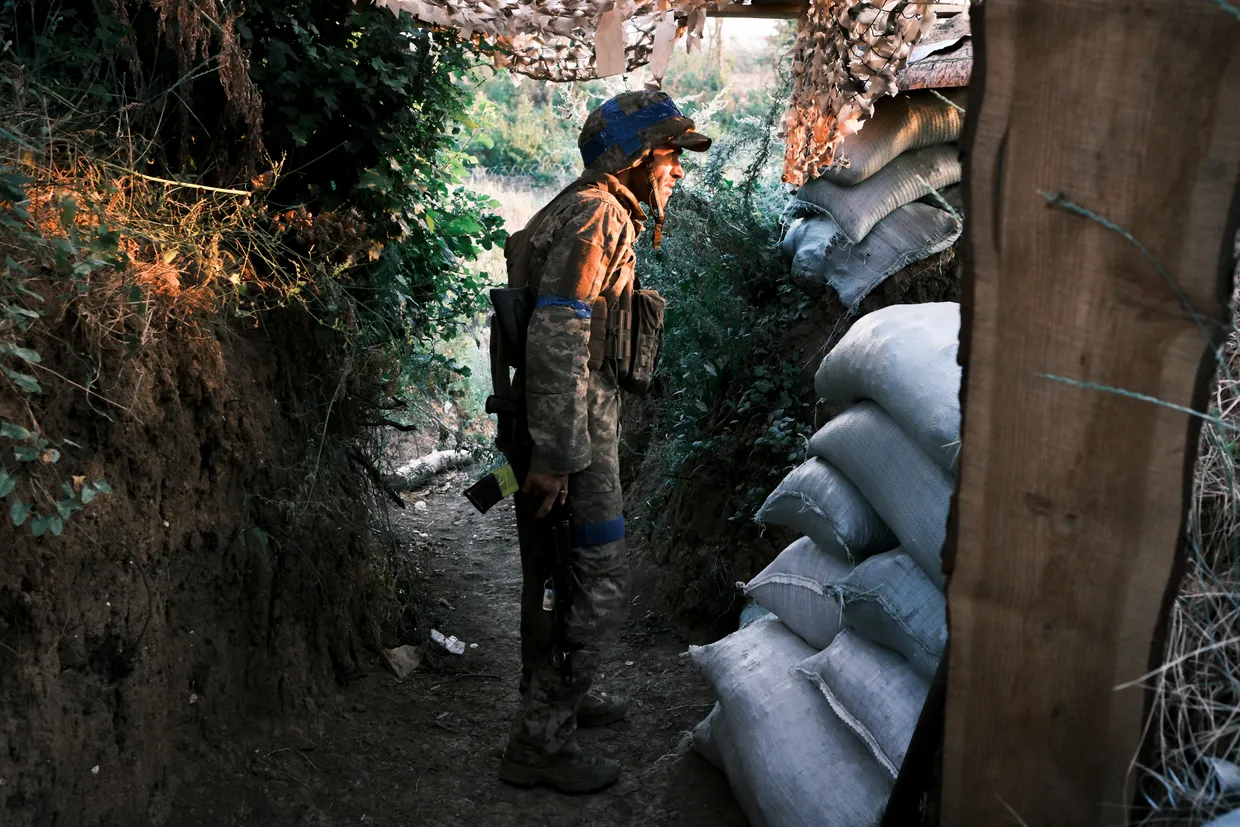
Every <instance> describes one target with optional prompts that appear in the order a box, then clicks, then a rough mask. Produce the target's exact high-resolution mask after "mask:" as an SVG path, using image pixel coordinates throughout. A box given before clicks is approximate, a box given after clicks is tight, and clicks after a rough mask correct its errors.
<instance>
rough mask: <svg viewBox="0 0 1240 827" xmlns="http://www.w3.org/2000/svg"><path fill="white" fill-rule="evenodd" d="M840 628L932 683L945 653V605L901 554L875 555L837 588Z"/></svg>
mask: <svg viewBox="0 0 1240 827" xmlns="http://www.w3.org/2000/svg"><path fill="white" fill-rule="evenodd" d="M840 591H841V596H842V597H843V598H844V625H845V626H846V627H847V628H849V629H853V630H855V631H856V632H857V633H858V634H859V635H861V636H862V637H863V638H865V639H866V640H868V641H871V642H873V643H878V644H881V645H883V646H886V647H887V648H888V649H893V650H895V651H897V652H899V653H900V654H901V655H904V657H905V658H906V659H908V662H909V666H911V667H912V668H913V671H914V672H915V673H916V674H917V675H918V677H920V678H921V679H922V680H925V681H930V680H933V679H934V671H935V670H936V669H938V668H939V659H940V658H942V657H943V650H944V649H945V648H946V647H947V600H946V598H944V597H943V592H941V591H939V589H938V588H937V587H936V586H935V585H934V584H933V583H931V582H930V578H928V577H926V574H925V572H923V571H922V570H921V568H920V567H919V566H918V565H917V564H916V563H914V562H913V559H912V558H911V557H909V556H908V555H907V554H904V553H903V552H901V551H898V550H897V551H888V552H884V553H883V554H876V555H875V556H873V557H871V558H870V559H869V560H866V561H865V562H863V563H861V565H859V566H857V568H855V569H853V572H852V574H850V575H848V577H846V578H845V579H844V581H843V582H842V583H841V584H840Z"/></svg>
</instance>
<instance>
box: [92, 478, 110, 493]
mask: <svg viewBox="0 0 1240 827" xmlns="http://www.w3.org/2000/svg"><path fill="white" fill-rule="evenodd" d="M91 486H93V487H94V489H95V490H96V491H98V492H99V493H100V494H111V493H112V486H110V485H108V484H107V482H105V481H104V480H95V481H94V482H92V483H91Z"/></svg>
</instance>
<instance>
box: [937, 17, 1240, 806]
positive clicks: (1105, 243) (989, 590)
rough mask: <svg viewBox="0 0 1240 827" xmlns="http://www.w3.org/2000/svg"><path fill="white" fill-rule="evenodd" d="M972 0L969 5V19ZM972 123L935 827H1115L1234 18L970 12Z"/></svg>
mask: <svg viewBox="0 0 1240 827" xmlns="http://www.w3.org/2000/svg"><path fill="white" fill-rule="evenodd" d="M978 8H981V9H983V10H984V13H982V14H979V13H978V10H977V9H978ZM973 14H974V20H973V24H974V39H975V45H976V46H977V50H978V67H977V72H976V74H975V78H974V86H973V87H972V89H971V94H970V98H971V99H972V100H977V101H979V104H978V105H977V108H976V110H973V109H972V108H971V111H970V113H969V116H968V119H967V126H966V137H965V141H964V146H965V152H966V169H967V172H966V176H967V178H966V197H967V201H966V215H967V216H968V227H967V230H966V233H967V236H966V248H967V249H966V257H967V258H966V260H967V261H968V262H969V264H968V270H967V271H966V283H965V290H964V295H963V297H962V302H961V305H962V323H963V324H962V343H961V358H962V363H963V364H964V365H965V377H964V385H963V389H962V403H963V412H964V422H963V429H964V430H963V433H964V439H963V450H962V455H961V470H960V481H959V490H958V492H957V498H956V505H955V508H956V513H955V514H954V515H953V524H952V527H951V532H952V535H953V537H954V542H953V541H949V549H951V548H954V553H949V554H948V555H947V556H946V557H945V567H946V568H947V570H948V573H949V581H948V589H947V594H948V606H949V625H950V648H949V650H950V661H949V664H948V678H947V704H946V721H945V734H944V738H945V741H944V748H943V782H942V790H941V793H942V822H941V823H942V824H943V825H945V827H965V826H966V825H967V827H976V826H977V825H1001V824H1020V823H1023V824H1027V825H1030V827H1050V826H1051V825H1054V827H1077V826H1078V825H1082V826H1083V825H1091V827H1092V825H1103V824H1106V825H1114V824H1121V823H1123V822H1124V820H1125V812H1126V810H1127V809H1128V807H1129V805H1130V802H1131V801H1132V778H1130V777H1129V772H1128V769H1129V763H1130V761H1132V759H1133V757H1134V755H1135V752H1136V749H1137V745H1138V741H1139V734H1140V731H1141V725H1142V721H1143V715H1144V705H1145V703H1146V696H1145V694H1144V692H1143V691H1142V690H1141V689H1125V690H1121V691H1116V690H1115V688H1116V687H1118V686H1120V685H1121V684H1124V683H1125V682H1127V681H1132V680H1134V679H1136V678H1138V677H1140V676H1141V675H1142V674H1143V673H1145V672H1146V671H1147V669H1148V668H1149V667H1150V666H1151V663H1152V662H1153V663H1157V662H1158V661H1159V660H1160V659H1161V640H1160V636H1159V632H1158V629H1159V618H1160V612H1161V611H1162V610H1163V607H1164V606H1165V603H1164V598H1165V597H1166V596H1167V594H1168V592H1169V590H1170V589H1171V588H1173V587H1174V582H1173V580H1174V578H1173V577H1172V572H1173V571H1175V570H1176V569H1175V566H1174V562H1175V558H1176V550H1177V547H1178V544H1179V542H1180V540H1181V539H1182V531H1181V528H1182V525H1183V521H1184V518H1185V514H1186V510H1187V504H1188V503H1187V493H1188V492H1187V482H1188V479H1189V476H1190V475H1191V471H1192V464H1193V458H1194V452H1195V447H1196V441H1195V440H1196V437H1195V433H1196V432H1197V430H1198V427H1197V425H1198V424H1199V423H1198V421H1197V420H1196V419H1195V418H1192V417H1188V416H1186V415H1184V414H1181V413H1177V412H1175V411H1172V410H1170V409H1168V408H1165V407H1161V406H1157V405H1154V404H1150V403H1148V402H1142V401H1138V400H1134V399H1131V398H1125V397H1123V396H1120V395H1117V394H1112V393H1106V392H1102V391H1098V390H1087V389H1082V388H1079V387H1072V386H1069V385H1066V384H1062V383H1059V382H1054V381H1050V380H1048V379H1045V378H1040V374H1053V375H1058V376H1064V377H1069V378H1072V379H1077V380H1085V381H1089V382H1095V383H1100V384H1103V385H1108V386H1113V387H1119V388H1125V389H1128V390H1131V391H1136V392H1139V393H1144V394H1148V395H1150V396H1153V397H1157V398H1160V399H1164V400H1167V401H1169V402H1173V403H1176V404H1179V405H1194V406H1197V407H1198V408H1199V409H1200V407H1201V406H1203V405H1204V403H1205V394H1204V389H1205V387H1206V384H1207V382H1206V377H1208V375H1209V370H1210V368H1211V363H1210V359H1209V358H1208V357H1207V352H1208V348H1207V342H1206V338H1205V336H1204V335H1203V333H1202V332H1201V331H1200V330H1199V329H1198V327H1197V326H1196V325H1195V324H1194V322H1193V320H1192V319H1191V318H1190V316H1189V314H1188V313H1186V312H1185V310H1184V309H1183V308H1182V307H1181V305H1180V303H1179V302H1178V301H1177V299H1176V297H1175V295H1174V293H1173V291H1172V290H1171V288H1170V287H1169V286H1168V284H1167V282H1166V281H1165V280H1164V279H1163V278H1162V277H1161V276H1160V275H1159V274H1158V273H1157V272H1156V269H1155V268H1154V267H1153V266H1152V265H1151V263H1150V262H1149V261H1148V260H1147V259H1146V258H1145V257H1144V256H1143V255H1142V254H1141V252H1140V251H1139V250H1138V249H1137V248H1136V247H1135V246H1134V245H1133V244H1132V243H1130V242H1129V241H1127V240H1125V239H1124V238H1123V237H1121V236H1120V235H1119V234H1118V233H1116V232H1113V231H1112V230H1109V229H1106V228H1105V227H1103V226H1101V225H1100V224H1098V223H1096V222H1094V221H1091V220H1088V219H1086V218H1082V217H1080V216H1077V215H1073V214H1071V213H1069V212H1068V211H1065V210H1064V209H1061V208H1058V207H1055V206H1052V205H1050V204H1049V203H1048V201H1047V200H1046V199H1045V198H1044V197H1043V196H1042V195H1041V194H1040V193H1059V192H1062V193H1064V194H1065V195H1066V196H1067V197H1068V198H1070V199H1073V200H1074V201H1076V202H1078V203H1080V204H1083V205H1085V206H1087V207H1089V208H1092V209H1093V210H1095V211H1097V212H1099V213H1101V214H1103V215H1105V216H1106V217H1107V218H1108V219H1110V220H1112V221H1114V222H1116V223H1118V224H1119V225H1121V226H1122V227H1124V228H1125V229H1126V230H1127V231H1129V232H1131V233H1132V235H1133V236H1134V237H1135V238H1137V239H1140V241H1141V242H1142V243H1143V244H1144V245H1146V247H1147V248H1148V249H1149V250H1150V251H1151V253H1152V254H1153V255H1154V256H1155V257H1156V258H1157V259H1158V261H1160V262H1161V263H1162V264H1163V265H1165V267H1166V269H1167V270H1168V271H1169V272H1170V273H1171V274H1172V275H1173V277H1174V279H1175V280H1176V281H1177V282H1178V284H1179V287H1180V289H1181V290H1182V291H1183V292H1184V295H1185V296H1186V297H1187V299H1188V300H1189V301H1190V302H1191V304H1192V306H1193V307H1195V308H1196V309H1197V311H1198V312H1199V313H1201V314H1202V317H1203V320H1204V324H1205V326H1206V327H1207V329H1208V330H1209V332H1210V335H1211V336H1215V337H1217V336H1218V335H1219V331H1220V329H1221V325H1222V323H1223V321H1224V320H1225V318H1226V313H1227V306H1226V297H1227V290H1228V287H1229V283H1230V277H1229V276H1230V273H1231V267H1230V259H1231V251H1232V238H1233V237H1234V232H1235V230H1236V225H1237V217H1238V213H1240V198H1238V197H1237V185H1238V182H1240V24H1237V22H1236V21H1235V20H1234V18H1231V17H1229V16H1228V15H1227V14H1226V13H1225V12H1224V11H1223V10H1222V9H1221V8H1220V7H1219V6H1218V5H1217V4H1215V3H1212V2H1208V0H1136V1H1135V2H1134V0H986V2H985V3H984V4H982V6H981V7H975V11H974V13H973Z"/></svg>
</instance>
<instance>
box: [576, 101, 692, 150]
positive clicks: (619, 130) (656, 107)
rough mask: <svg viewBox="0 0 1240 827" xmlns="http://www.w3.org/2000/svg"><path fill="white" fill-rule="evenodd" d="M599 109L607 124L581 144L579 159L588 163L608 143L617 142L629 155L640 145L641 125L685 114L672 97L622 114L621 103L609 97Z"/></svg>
mask: <svg viewBox="0 0 1240 827" xmlns="http://www.w3.org/2000/svg"><path fill="white" fill-rule="evenodd" d="M601 111H602V113H603V119H604V121H606V123H607V126H606V127H604V128H603V131H602V132H600V133H598V134H597V135H595V136H594V137H593V138H591V139H590V140H588V141H586V143H585V144H584V145H583V146H582V147H581V160H582V161H583V162H584V163H585V165H586V166H587V167H588V166H590V164H593V163H594V162H595V161H597V160H598V159H599V156H600V155H602V154H603V153H604V152H606V151H607V148H608V147H612V146H619V147H620V148H621V149H623V150H624V154H625V155H632V154H633V153H634V152H636V151H637V150H639V149H641V147H642V138H641V135H640V133H641V131H642V130H643V129H647V128H648V127H651V126H654V125H655V124H657V123H659V122H660V121H665V120H667V119H668V118H683V117H684V115H682V114H681V113H680V109H679V108H677V106H676V104H675V103H674V102H673V101H672V100H671V98H668V99H667V100H663V101H660V102H658V103H656V104H652V105H650V106H647V107H645V108H644V109H638V110H637V111H636V112H633V113H631V114H628V115H626V114H624V111H623V110H621V109H620V104H619V103H617V102H616V99H615V98H612V99H611V100H609V101H607V103H605V104H603V106H602V109H601Z"/></svg>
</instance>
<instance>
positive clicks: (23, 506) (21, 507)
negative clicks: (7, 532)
mask: <svg viewBox="0 0 1240 827" xmlns="http://www.w3.org/2000/svg"><path fill="white" fill-rule="evenodd" d="M29 516H30V505H29V504H28V503H24V502H22V501H21V500H14V501H13V505H12V507H11V508H9V519H10V520H12V521H13V525H21V524H22V523H24V522H26V518H27V517H29Z"/></svg>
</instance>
